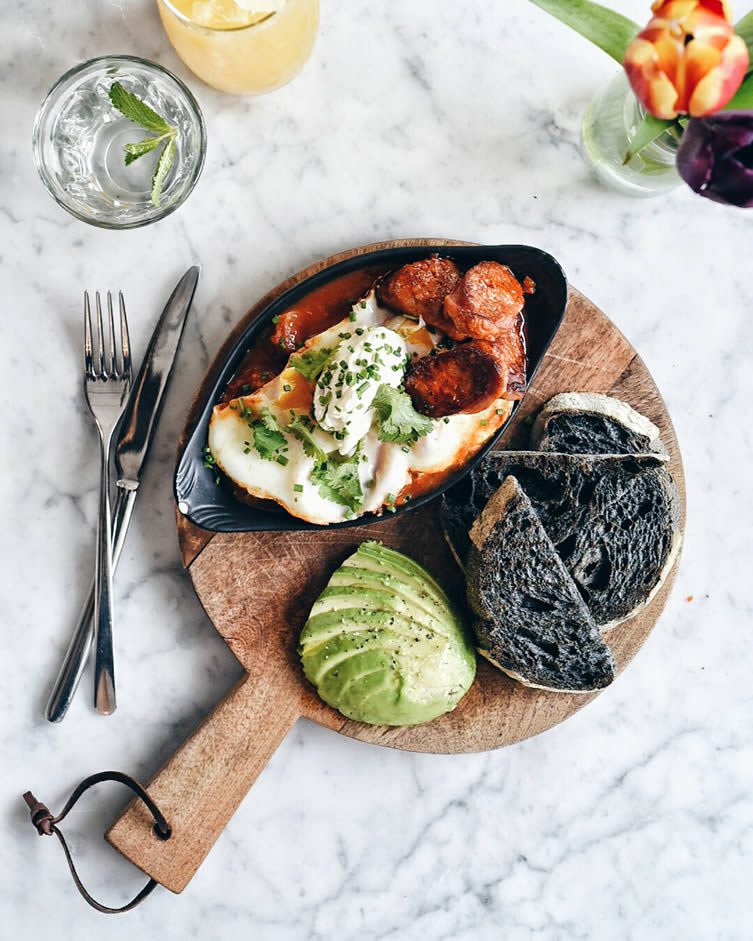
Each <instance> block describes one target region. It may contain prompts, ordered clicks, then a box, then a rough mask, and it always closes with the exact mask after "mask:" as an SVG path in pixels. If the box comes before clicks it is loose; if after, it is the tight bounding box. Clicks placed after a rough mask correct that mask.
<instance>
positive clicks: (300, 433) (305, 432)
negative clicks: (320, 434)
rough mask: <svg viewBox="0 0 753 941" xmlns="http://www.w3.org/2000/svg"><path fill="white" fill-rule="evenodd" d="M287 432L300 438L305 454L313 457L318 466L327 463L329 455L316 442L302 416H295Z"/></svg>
mask: <svg viewBox="0 0 753 941" xmlns="http://www.w3.org/2000/svg"><path fill="white" fill-rule="evenodd" d="M286 430H287V431H289V432H290V433H291V434H293V435H295V436H296V438H298V440H299V441H300V442H301V444H302V445H303V452H304V454H307V455H308V456H309V457H313V458H314V460H315V461H316V462H317V464H324V463H325V462H326V460H327V455H326V454H325V453H324V451H322V449H321V448H320V447H319V445H318V444H317V443H316V441H315V440H314V436H313V434H312V433H311V429H310V428H309V426H308V425H307V424H306V421H305V419H304V417H303V416H302V415H294V416H293V418H292V419H291V420H290V424H289V425H288V426H287V429H286Z"/></svg>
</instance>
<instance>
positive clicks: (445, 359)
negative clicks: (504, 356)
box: [405, 343, 507, 418]
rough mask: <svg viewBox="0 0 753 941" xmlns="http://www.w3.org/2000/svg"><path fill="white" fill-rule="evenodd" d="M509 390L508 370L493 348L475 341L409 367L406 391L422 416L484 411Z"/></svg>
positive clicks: (425, 358)
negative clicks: (479, 344)
mask: <svg viewBox="0 0 753 941" xmlns="http://www.w3.org/2000/svg"><path fill="white" fill-rule="evenodd" d="M506 389H507V370H506V368H505V366H504V363H503V361H502V360H501V359H500V357H499V356H497V354H496V351H495V350H494V349H481V348H480V347H479V346H477V345H476V344H475V343H467V344H464V345H462V346H456V347H455V348H454V349H451V350H446V351H445V352H444V353H438V354H437V355H436V356H424V357H423V358H422V359H419V360H416V362H415V363H413V365H412V366H411V367H410V369H409V370H408V374H407V376H406V379H405V390H406V392H407V393H408V395H410V397H411V400H412V401H413V407H414V408H415V409H416V411H417V412H421V414H422V415H428V416H429V417H430V418H442V417H443V416H445V415H457V414H458V413H459V412H467V413H474V412H481V411H483V410H484V409H485V408H488V406H489V405H491V404H492V402H494V401H495V400H496V399H498V398H500V397H501V396H502V395H503V393H504V392H505V390H506Z"/></svg>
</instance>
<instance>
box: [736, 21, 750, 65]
mask: <svg viewBox="0 0 753 941" xmlns="http://www.w3.org/2000/svg"><path fill="white" fill-rule="evenodd" d="M735 32H736V33H737V35H738V36H741V37H742V39H743V41H744V42H745V45H746V46H747V47H748V52H749V53H750V60H751V62H753V10H751V11H750V13H746V15H745V16H744V17H743V18H742V19H741V20H740V22H739V23H736V24H735Z"/></svg>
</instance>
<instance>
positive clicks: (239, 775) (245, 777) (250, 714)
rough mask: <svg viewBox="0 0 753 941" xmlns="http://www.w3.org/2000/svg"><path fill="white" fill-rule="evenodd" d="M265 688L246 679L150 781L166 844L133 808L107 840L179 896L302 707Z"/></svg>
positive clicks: (144, 815) (134, 806)
mask: <svg viewBox="0 0 753 941" xmlns="http://www.w3.org/2000/svg"><path fill="white" fill-rule="evenodd" d="M268 696H269V688H268V687H267V686H265V685H263V684H259V682H258V680H255V679H253V678H250V677H248V676H247V677H245V678H244V679H243V680H241V681H240V683H239V684H238V685H237V686H235V687H234V689H233V690H232V691H231V692H230V693H229V695H228V696H227V697H226V698H225V699H224V701H223V702H222V703H220V705H219V706H217V708H216V709H215V710H214V711H213V712H212V713H211V715H210V716H209V717H208V718H207V719H206V720H205V721H204V722H203V723H202V724H201V725H200V726H199V728H198V729H197V730H196V731H195V732H194V733H193V735H192V736H191V737H190V738H188V739H187V740H186V741H185V742H184V743H183V744H182V745H181V747H180V748H179V749H178V751H177V752H176V753H175V754H174V755H173V757H172V758H170V759H169V761H168V762H167V764H166V765H165V766H164V767H163V768H162V769H161V770H160V771H158V772H157V774H156V775H155V776H154V778H152V780H151V781H150V782H149V793H150V794H151V795H152V797H153V798H154V800H155V801H157V802H158V803H159V805H160V807H161V808H162V810H163V812H164V813H165V814H166V816H167V817H168V819H169V820H170V826H171V828H172V834H171V837H170V840H169V841H168V842H167V843H165V842H163V841H161V840H159V839H158V838H157V837H156V836H155V834H154V832H153V828H152V822H151V819H150V817H149V814H148V813H146V812H145V809H144V807H143V806H142V805H141V804H140V803H139V802H133V803H131V804H130V805H129V806H128V807H127V808H126V810H125V812H124V813H123V815H122V816H121V817H120V818H119V819H118V820H117V821H116V822H115V823H114V824H113V826H112V827H111V828H110V830H109V831H108V832H107V834H106V835H105V838H106V839H107V840H108V842H109V843H110V844H111V845H112V846H114V847H115V849H117V850H118V851H119V852H120V853H122V854H123V855H124V856H125V857H126V858H127V859H129V860H130V861H131V862H132V863H134V864H135V865H136V866H138V867H139V869H142V870H143V871H144V872H145V873H147V875H149V876H151V877H152V879H155V880H156V881H157V882H159V883H160V885H163V886H165V887H166V888H168V889H170V890H171V891H172V892H182V891H183V889H184V888H185V887H186V886H187V885H188V883H189V882H190V880H191V878H192V876H193V875H194V873H195V872H196V870H197V869H198V868H199V866H200V865H201V863H202V861H203V860H204V858H205V857H206V855H207V853H208V852H209V850H210V849H211V848H212V846H213V845H214V842H215V840H216V839H217V837H218V836H219V835H220V833H221V832H222V830H223V829H224V827H225V826H226V825H227V823H228V821H229V820H230V818H231V817H232V815H233V813H234V812H235V810H236V808H237V807H238V805H239V804H240V802H241V801H242V800H243V798H244V797H245V796H246V794H247V792H248V790H249V788H250V787H251V785H252V784H253V783H254V781H255V780H256V778H257V777H258V776H259V774H260V773H261V771H262V770H263V768H264V767H265V766H266V764H267V762H268V761H269V759H270V758H271V757H272V755H273V754H274V752H275V750H276V749H277V747H278V746H279V745H280V743H281V742H282V740H283V739H284V738H285V736H286V735H287V733H288V732H289V731H290V729H291V728H292V727H293V725H294V724H295V722H296V720H297V719H298V717H299V716H300V704H299V702H298V701H297V700H296V699H295V697H291V700H290V701H289V702H286V703H284V704H281V703H280V701H279V700H277V701H275V702H274V704H270V703H268V702H267V698H268Z"/></svg>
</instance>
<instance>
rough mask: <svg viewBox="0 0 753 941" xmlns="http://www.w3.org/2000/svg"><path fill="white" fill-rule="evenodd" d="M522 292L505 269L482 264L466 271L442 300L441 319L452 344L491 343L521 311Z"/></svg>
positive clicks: (497, 264)
mask: <svg viewBox="0 0 753 941" xmlns="http://www.w3.org/2000/svg"><path fill="white" fill-rule="evenodd" d="M523 301H524V299H523V288H522V286H521V284H520V282H519V281H518V279H517V278H516V277H515V275H514V274H513V273H512V271H510V269H509V268H508V267H507V266H506V265H501V264H499V262H496V261H482V262H480V263H479V264H478V265H474V266H473V268H469V269H468V271H466V273H465V275H463V279H462V281H460V282H459V283H458V285H457V286H456V287H455V289H454V290H453V291H452V292H451V293H450V294H448V295H447V297H445V299H444V314H445V317H446V318H447V319H448V320H449V321H451V322H452V324H453V326H454V330H453V332H452V333H451V334H450V335H451V336H453V339H456V340H494V338H495V337H498V336H499V335H500V334H502V333H504V332H505V330H507V329H509V328H510V327H512V326H513V325H514V324H515V322H516V321H517V319H518V317H519V315H520V313H521V311H522V310H523Z"/></svg>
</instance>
